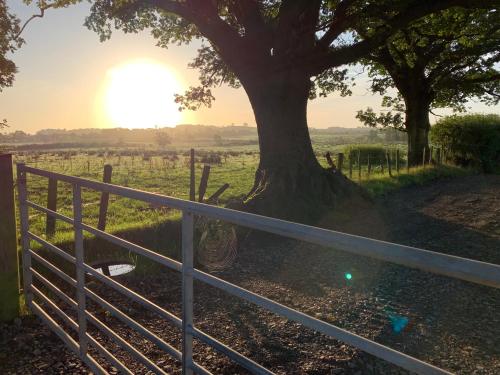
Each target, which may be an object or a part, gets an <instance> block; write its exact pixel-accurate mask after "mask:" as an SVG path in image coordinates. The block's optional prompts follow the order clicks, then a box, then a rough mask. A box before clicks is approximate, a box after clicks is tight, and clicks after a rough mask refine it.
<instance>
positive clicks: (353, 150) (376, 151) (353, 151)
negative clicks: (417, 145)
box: [344, 145, 404, 165]
mask: <svg viewBox="0 0 500 375" xmlns="http://www.w3.org/2000/svg"><path fill="white" fill-rule="evenodd" d="M359 152H360V153H361V155H360V157H359V158H360V162H361V164H363V165H366V164H367V163H368V155H369V156H370V164H372V165H380V164H384V165H385V163H386V156H385V155H386V153H387V152H389V153H390V156H391V160H392V161H393V162H396V150H395V149H391V148H386V147H384V146H382V145H380V146H377V145H356V146H349V147H346V148H345V149H344V154H345V155H346V158H347V160H349V159H352V161H353V164H357V162H358V153H359ZM403 155H404V153H403V152H400V153H399V161H400V163H402V162H403Z"/></svg>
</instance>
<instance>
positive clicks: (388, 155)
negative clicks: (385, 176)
mask: <svg viewBox="0 0 500 375" xmlns="http://www.w3.org/2000/svg"><path fill="white" fill-rule="evenodd" d="M385 158H386V160H387V171H388V172H389V176H390V177H392V166H391V154H390V151H388V152H387V153H386V154H385Z"/></svg>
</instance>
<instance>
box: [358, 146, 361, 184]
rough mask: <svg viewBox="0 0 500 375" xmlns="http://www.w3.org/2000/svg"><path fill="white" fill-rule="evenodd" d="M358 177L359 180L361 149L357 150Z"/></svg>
mask: <svg viewBox="0 0 500 375" xmlns="http://www.w3.org/2000/svg"><path fill="white" fill-rule="evenodd" d="M358 179H359V180H361V150H358Z"/></svg>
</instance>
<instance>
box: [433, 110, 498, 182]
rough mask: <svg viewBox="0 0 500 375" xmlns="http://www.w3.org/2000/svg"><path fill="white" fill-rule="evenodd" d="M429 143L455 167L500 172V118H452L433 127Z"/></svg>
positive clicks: (480, 116) (495, 116)
mask: <svg viewBox="0 0 500 375" xmlns="http://www.w3.org/2000/svg"><path fill="white" fill-rule="evenodd" d="M430 140H431V142H432V143H433V144H435V145H437V146H439V147H441V148H442V149H443V150H444V151H445V153H446V155H447V158H448V159H451V160H452V161H453V162H454V163H455V164H456V165H460V166H464V167H473V168H478V169H480V170H482V171H483V172H485V173H493V172H498V171H500V116H498V115H494V114H491V115H479V114H472V115H465V116H449V117H445V118H443V119H442V120H440V121H438V122H437V123H436V124H435V125H434V126H432V128H431V132H430Z"/></svg>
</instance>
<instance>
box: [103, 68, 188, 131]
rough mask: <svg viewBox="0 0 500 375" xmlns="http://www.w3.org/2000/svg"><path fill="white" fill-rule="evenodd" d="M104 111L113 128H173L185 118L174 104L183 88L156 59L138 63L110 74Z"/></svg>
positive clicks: (114, 70)
mask: <svg viewBox="0 0 500 375" xmlns="http://www.w3.org/2000/svg"><path fill="white" fill-rule="evenodd" d="M107 80H108V81H107V85H106V92H105V96H104V108H105V111H106V114H107V117H108V118H109V121H110V122H111V123H112V124H113V126H119V127H126V128H152V127H154V126H174V125H176V124H178V123H179V122H180V120H181V118H182V114H181V113H180V112H179V111H178V106H177V105H176V104H175V103H174V94H175V93H180V92H182V88H181V85H180V84H179V82H178V81H177V79H176V78H175V75H174V74H173V73H172V72H171V71H170V70H169V68H168V67H167V66H165V65H163V64H161V63H158V62H156V61H154V60H136V61H131V62H128V63H125V64H123V65H119V66H117V67H114V68H112V69H110V70H109V71H108V77H107Z"/></svg>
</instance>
